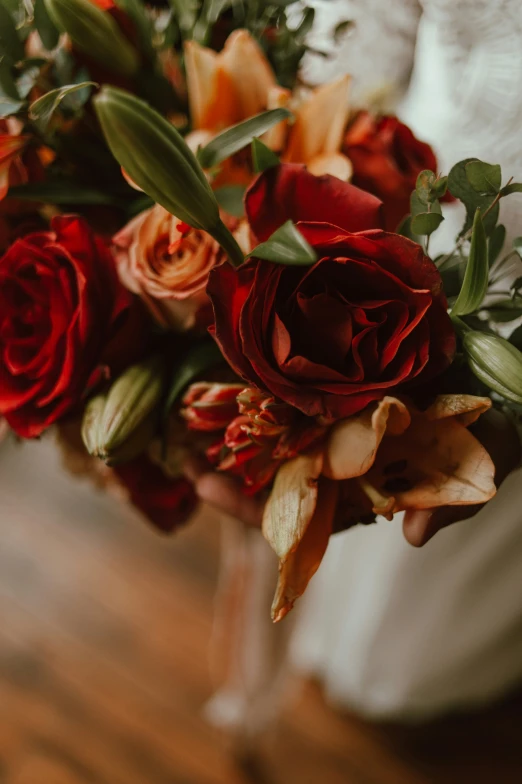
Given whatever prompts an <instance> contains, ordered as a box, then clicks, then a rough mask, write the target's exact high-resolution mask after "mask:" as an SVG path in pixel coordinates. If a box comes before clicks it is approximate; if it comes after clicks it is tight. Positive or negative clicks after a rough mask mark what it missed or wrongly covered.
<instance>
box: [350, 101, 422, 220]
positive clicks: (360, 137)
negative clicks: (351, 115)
mask: <svg viewBox="0 0 522 784" xmlns="http://www.w3.org/2000/svg"><path fill="white" fill-rule="evenodd" d="M343 152H345V153H346V155H347V156H348V157H349V158H350V160H351V162H352V166H353V176H352V182H353V184H354V185H357V186H358V187H359V188H362V189H363V190H365V191H368V192H369V193H373V194H374V195H375V196H378V197H379V199H381V200H382V202H383V205H384V218H385V228H386V229H387V230H388V231H394V230H395V229H396V228H397V226H398V225H399V223H400V221H401V220H402V219H403V218H404V216H405V215H407V214H408V213H409V212H410V195H411V192H412V190H414V188H415V183H416V181H417V176H418V174H419V173H420V172H421V171H422V170H423V169H430V170H431V171H433V172H435V173H437V159H436V157H435V154H434V152H433V150H432V149H431V147H430V146H429V144H425V143H424V142H421V141H419V140H418V139H417V138H416V137H415V136H414V135H413V133H412V132H411V131H410V129H409V128H408V126H407V125H404V123H401V122H400V121H399V120H398V119H397V117H391V116H385V117H374V116H372V115H371V114H369V113H368V112H359V113H358V114H357V116H356V117H355V119H354V120H353V122H352V123H351V124H350V126H349V128H348V131H347V133H346V137H345V141H344V147H343Z"/></svg>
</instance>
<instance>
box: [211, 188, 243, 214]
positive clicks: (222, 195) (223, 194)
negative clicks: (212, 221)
mask: <svg viewBox="0 0 522 784" xmlns="http://www.w3.org/2000/svg"><path fill="white" fill-rule="evenodd" d="M245 190H246V188H245V186H244V185H224V186H223V187H222V188H217V189H216V190H215V191H214V196H215V197H216V199H217V202H218V204H219V206H220V207H221V209H223V210H225V212H228V214H229V215H233V216H234V218H242V217H243V216H244V214H245V206H244V204H243V197H244V195H245Z"/></svg>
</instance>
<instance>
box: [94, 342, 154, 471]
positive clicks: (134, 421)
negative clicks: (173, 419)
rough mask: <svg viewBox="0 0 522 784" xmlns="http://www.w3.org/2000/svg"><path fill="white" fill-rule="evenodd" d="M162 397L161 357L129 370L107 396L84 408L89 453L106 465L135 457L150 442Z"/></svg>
mask: <svg viewBox="0 0 522 784" xmlns="http://www.w3.org/2000/svg"><path fill="white" fill-rule="evenodd" d="M162 395H163V369H162V362H161V357H158V356H156V357H153V358H152V359H149V360H147V361H144V362H141V363H139V364H137V365H133V366H132V367H130V368H128V369H127V370H126V371H125V373H123V375H121V376H120V377H119V378H118V379H117V380H116V381H115V382H114V384H113V385H112V387H111V388H110V389H109V391H108V392H107V393H106V394H102V395H97V396H96V397H94V398H92V400H90V401H89V403H88V404H87V406H86V409H85V414H84V418H83V423H82V438H83V442H84V444H85V447H86V449H87V451H88V452H89V454H91V455H95V456H97V457H100V458H101V459H102V460H104V461H105V462H106V463H107V464H108V465H115V464H117V463H122V462H126V461H128V460H132V459H134V457H137V456H138V455H139V454H140V453H141V452H143V450H144V449H145V448H146V447H147V446H148V445H149V443H150V441H151V440H152V437H153V435H154V432H155V430H156V426H157V423H158V416H159V412H158V410H157V408H158V404H159V402H160V400H161V397H162Z"/></svg>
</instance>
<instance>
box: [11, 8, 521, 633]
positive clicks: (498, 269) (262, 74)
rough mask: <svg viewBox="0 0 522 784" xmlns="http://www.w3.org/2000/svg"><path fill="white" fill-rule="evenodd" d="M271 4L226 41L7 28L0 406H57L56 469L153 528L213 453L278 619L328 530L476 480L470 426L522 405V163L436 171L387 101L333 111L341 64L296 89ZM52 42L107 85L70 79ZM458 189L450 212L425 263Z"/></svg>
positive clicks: (94, 29)
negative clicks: (519, 176)
mask: <svg viewBox="0 0 522 784" xmlns="http://www.w3.org/2000/svg"><path fill="white" fill-rule="evenodd" d="M174 6H176V4H174ZM37 9H38V12H37ZM274 13H275V12H274ZM307 13H308V12H305V15H304V17H303V20H302V23H301V24H302V26H303V29H302V30H301V32H302V33H303V35H304V32H305V31H306V24H308V22H307V21H306V20H307V19H309V14H308V16H307ZM44 19H45V24H43V22H42V20H44ZM267 19H268V17H266V18H265V22H266V20H267ZM270 19H272V17H270ZM274 20H275V21H274V26H273V27H271V26H270V25H268V23H266V24H265V27H262V26H261V27H260V25H259V24H258V22H259V20H258V19H257V17H256V18H254V19H251V20H250V24H251V26H252V29H251V31H249V30H247V29H236V30H235V31H233V32H232V33H231V35H230V37H228V39H227V40H226V41H225V43H224V46H223V47H222V51H219V52H216V51H214V50H213V49H211V48H208V47H206V46H204V45H203V43H205V41H206V42H207V43H208V42H210V40H211V39H212V33H213V32H214V31H215V30H216V29H217V22H218V21H222V22H224V21H226V22H227V23H229V22H230V18H229V17H228V16H227V15H226V14H225V15H224V16H223V17H218V19H215V20H214V22H211V20H209V18H208V13H207V12H206V11H204V10H203V11H201V15H200V16H198V15H197V13H196V15H195V17H194V18H193V19H192V22H191V23H190V24H189V23H187V20H186V18H185V17H184V16H183V14H182V12H181V11H178V13H171V14H170V15H168V16H165V14H162V13H158V12H157V11H153V10H151V9H148V8H147V7H145V6H142V4H141V3H139V2H136V3H132V4H127V3H123V2H122V3H114V4H113V3H112V2H111V3H101V2H98V1H97V2H91V0H71V2H68V3H62V2H59V0H45V2H41V3H35V8H34V18H32V19H30V18H27V19H25V21H23V22H22V24H21V27H20V29H25V28H27V30H26V32H27V35H26V39H25V43H24V41H23V40H22V39H20V38H19V37H18V32H17V31H16V29H14V28H13V29H14V33H12V35H13V34H14V35H16V36H17V39H16V41H15V42H14V45H12V47H11V48H12V53H11V54H9V53H8V58H7V60H6V61H5V63H4V61H2V64H0V67H1V68H3V69H4V74H7V78H8V81H9V79H10V80H11V81H10V82H9V85H10V87H9V90H10V91H11V92H10V93H9V94H7V96H6V97H5V98H3V99H1V100H2V101H3V103H2V104H0V106H3V107H4V108H3V111H4V113H5V114H6V116H7V118H8V119H7V120H6V123H9V126H7V125H6V128H5V130H6V133H5V134H4V135H2V136H0V178H1V179H0V185H1V186H2V190H0V196H2V198H3V200H2V201H1V202H0V219H2V220H3V221H4V223H5V231H4V233H3V234H1V236H2V238H3V239H2V242H3V243H4V245H5V253H4V255H3V256H2V258H1V259H0V303H1V310H0V314H1V315H0V414H2V415H3V417H4V418H5V421H6V422H7V424H8V425H9V427H10V428H11V429H12V431H14V432H15V433H16V434H18V435H19V436H20V437H23V438H33V437H36V436H40V435H41V434H42V433H44V431H46V430H48V429H49V428H50V427H51V426H53V427H55V428H56V429H57V430H58V433H59V438H60V442H61V444H62V447H63V449H64V453H65V455H66V462H67V463H68V464H69V466H70V467H71V466H75V467H76V470H78V472H80V473H87V474H89V475H90V476H91V477H92V478H94V479H95V481H96V482H97V483H98V484H100V485H102V486H105V487H113V488H117V489H118V490H119V492H120V493H121V492H122V491H123V492H124V494H125V496H126V497H127V498H128V500H130V501H131V502H132V503H133V504H134V505H135V506H137V507H138V508H139V509H140V510H142V511H143V512H144V513H145V514H146V515H147V516H148V517H149V518H150V519H151V520H152V521H153V522H155V523H156V524H157V525H158V526H159V527H160V528H161V529H163V530H169V529H172V528H173V527H174V526H175V525H176V524H177V523H179V522H181V521H182V520H183V519H185V518H187V517H188V516H189V515H190V513H191V511H192V510H193V508H194V505H195V502H196V494H195V492H194V489H193V488H192V487H191V484H190V482H189V481H188V480H187V479H186V478H184V473H187V469H186V466H187V462H188V461H189V460H190V459H192V458H193V456H194V455H197V456H199V458H200V459H201V458H204V460H205V461H207V463H206V464H207V466H208V470H211V469H210V467H212V470H213V472H214V478H215V477H216V476H217V475H218V474H219V475H222V476H226V475H229V479H230V480H232V479H233V481H234V483H235V484H234V487H236V488H237V489H236V490H235V491H234V492H236V493H242V494H244V495H245V496H251V497H253V498H255V499H256V501H257V504H258V506H261V507H262V508H263V512H262V531H263V535H264V536H265V538H266V539H267V540H268V542H269V543H270V545H271V546H272V548H273V549H274V551H275V553H276V555H277V557H278V558H279V564H280V573H279V575H280V576H279V583H278V586H277V590H276V596H275V600H274V605H273V617H274V619H275V620H279V619H281V618H282V617H283V616H284V615H285V614H286V613H287V612H288V611H289V610H290V609H291V607H292V605H293V603H294V602H295V600H296V599H297V598H298V597H299V596H301V595H302V593H303V592H304V590H305V589H306V586H307V584H308V582H309V580H310V578H311V577H312V576H313V574H314V573H315V571H316V570H317V568H318V567H319V565H320V562H321V559H322V557H323V555H324V552H325V550H326V546H327V544H328V540H329V537H330V535H331V534H333V533H335V532H337V531H340V530H343V529H346V528H349V527H351V526H353V525H356V524H358V523H364V524H367V523H371V522H373V521H374V520H375V518H376V516H377V515H382V516H384V517H385V518H387V519H389V520H391V519H392V517H393V515H394V514H395V513H396V512H399V511H403V510H406V512H407V517H408V515H409V516H410V517H409V519H410V520H411V519H412V518H411V516H412V514H414V513H416V512H417V511H418V510H429V512H430V513H431V511H432V510H434V509H437V508H446V507H455V508H463V509H464V508H466V507H468V508H470V509H476V507H477V505H480V504H484V503H486V502H487V501H488V500H489V499H491V498H492V497H493V496H494V494H495V492H496V486H495V480H496V481H497V482H498V481H500V480H501V479H502V478H503V476H502V474H501V472H498V471H497V472H496V468H495V464H494V462H493V460H492V459H491V456H490V454H489V453H488V451H487V449H486V447H485V446H484V445H483V443H481V441H480V440H479V439H478V438H477V437H476V435H475V434H474V429H473V426H474V423H475V422H476V421H477V419H478V418H479V417H480V416H481V415H482V414H484V413H485V412H487V411H488V410H489V409H490V408H491V407H492V406H493V405H495V406H496V407H497V408H502V409H503V410H504V411H506V410H507V411H509V412H510V416H512V417H516V416H517V415H518V412H519V410H520V405H521V404H522V355H521V353H520V351H519V345H520V344H521V336H520V329H515V330H514V331H512V333H511V335H509V339H506V337H501V336H500V334H499V329H498V327H497V324H498V323H499V322H502V323H509V321H510V320H514V319H516V318H518V317H519V316H520V315H522V307H521V306H522V299H521V297H520V296H519V288H520V285H519V284H520V280H517V281H515V283H514V284H513V286H512V287H511V288H510V289H509V290H507V291H502V289H499V287H498V284H499V282H500V281H502V280H504V279H505V277H506V273H508V272H510V271H511V267H512V266H513V263H514V262H516V263H518V261H519V257H518V253H519V248H520V247H521V243H519V242H518V240H517V241H515V245H514V248H513V249H512V250H508V251H505V250H504V249H503V245H504V239H505V230H504V228H503V227H502V225H501V224H499V223H498V215H499V202H500V200H501V199H503V198H505V197H508V196H509V195H510V194H511V193H513V192H516V191H520V190H522V185H521V184H519V183H513V182H511V181H508V182H507V183H506V184H503V178H502V173H501V170H500V167H499V166H496V165H491V164H488V163H484V162H482V161H479V160H477V159H470V160H467V161H462V162H460V163H457V164H456V165H455V166H454V167H453V168H452V170H451V171H450V173H449V175H448V176H447V177H446V176H441V175H440V174H438V172H437V167H436V159H435V156H434V155H433V153H432V151H431V149H430V148H429V147H428V146H427V145H424V144H422V143H421V142H419V141H418V140H416V139H415V137H414V136H413V134H412V133H411V132H410V131H409V129H407V128H406V127H405V126H404V125H402V124H401V123H400V122H399V121H398V120H397V119H396V118H390V117H387V118H386V117H384V118H375V117H372V116H371V115H370V114H369V113H368V112H366V111H364V110H359V111H356V112H350V107H349V103H348V86H349V78H348V77H341V78H340V79H339V80H337V81H336V82H335V83H333V84H329V85H325V86H323V87H320V88H315V89H314V90H306V89H305V88H304V87H303V86H302V85H298V84H297V77H296V76H295V67H294V77H293V78H292V79H291V78H289V61H288V57H290V55H288V57H287V58H286V59H285V58H284V57H283V55H282V44H281V42H282V41H283V42H284V40H285V36H286V35H287V33H288V28H287V26H286V16H285V12H283V11H279V12H278V13H277V14H276V15H275V16H274ZM13 24H14V21H13ZM42 24H43V26H42ZM198 24H199V25H200V26H199V27H198ZM35 25H36V26H37V27H38V25H39V28H38V29H39V34H40V39H41V41H43V44H44V50H43V55H44V56H43V57H41V58H40V60H41V62H39V63H38V65H35V64H34V62H33V61H34V58H32V57H31V58H30V57H27V56H26V55H25V49H24V46H25V48H27V46H28V41H29V39H30V38H31V36H33V34H34V32H35V31H34V29H33V27H34V26H35ZM201 25H203V27H201ZM202 29H204V30H205V34H204V35H203V36H202V38H203V41H202V40H201V37H200V41H199V42H198V41H196V40H195V38H197V33H198V30H199V31H200V32H201V30H202ZM300 29H301V28H298V32H297V34H296V35H295V36H294V37H295V41H299V35H300V33H299V30H300ZM53 31H55V32H56V35H54V33H53ZM59 31H62V32H63V33H65V34H67V35H65V36H62V39H61V43H60V45H58V46H57V47H56V45H57V44H58V36H57V33H58V32H59ZM174 33H176V34H174ZM252 33H254V34H255V35H256V36H257V40H256V39H255V37H254V35H253V34H252ZM89 35H90V36H91V38H89V40H90V41H91V42H92V43H93V45H92V46H91V47H89V46H87V45H86V41H87V38H88V36H89ZM86 36H87V38H86ZM46 38H47V42H46ZM183 39H186V40H183ZM9 40H11V38H9ZM2 41H3V39H2ZM295 41H294V43H295ZM94 43H95V44H96V45H95V46H94ZM45 46H48V48H49V49H50V51H48V50H47V49H45ZM262 47H264V49H265V51H266V54H265V53H264V52H263V48H262ZM299 51H300V53H301V54H302V51H301V50H299ZM109 52H113V53H114V57H113V58H112V57H111V56H109ZM295 54H296V52H294V55H295ZM268 57H270V60H271V62H270V61H269V59H267V58H268ZM64 58H65V61H66V62H68V64H69V65H68V67H69V71H70V72H71V73H73V74H74V75H75V78H77V79H78V77H79V75H80V74H81V75H82V77H83V76H85V77H87V76H89V77H91V76H92V78H93V79H96V80H101V81H103V82H106V84H105V85H104V86H102V87H100V86H99V84H96V85H94V84H93V83H92V82H91V81H90V79H87V78H85V79H83V81H77V82H76V83H72V84H69V85H64V84H63V83H62V82H61V81H60V79H61V77H60V68H61V69H62V70H63V60H64ZM297 62H298V58H297V59H296V60H295V66H296V65H297ZM140 63H141V70H140ZM183 65H184V66H185V69H186V76H187V81H186V88H185V84H184V80H183V67H182V66H183ZM274 68H276V70H277V73H278V74H279V78H280V82H281V81H284V84H282V83H278V80H277V78H276V72H275V71H274ZM31 69H32V70H31ZM29 73H31V76H30V77H29ZM281 74H284V78H283V77H282V76H281ZM53 81H58V86H57V87H53V89H47V91H45V88H50V87H51V86H52V85H53ZM11 82H12V87H11ZM27 84H28V85H29V89H27V87H26V86H24V85H27ZM21 85H22V86H21ZM122 85H123V87H124V89H122ZM292 88H293V89H292ZM26 89H27V92H26V93H25V95H24V94H23V92H24V90H26ZM15 93H16V94H15ZM75 96H76V98H75ZM78 96H81V99H79V98H78ZM144 98H145V99H146V100H144ZM186 99H187V103H185V101H186ZM189 115H190V117H191V120H192V123H191V124H190V123H189V121H188V116H189ZM176 125H177V127H176ZM178 128H179V129H180V130H182V131H183V134H184V135H185V138H184V136H183V134H182V133H180V130H178ZM2 150H3V152H2ZM29 153H31V155H33V156H34V155H36V157H37V159H38V162H39V165H38V167H37V174H36V175H35V176H33V175H32V174H31V172H32V169H31V167H30V165H29V163H30V155H29ZM91 164H92V165H91ZM350 179H351V180H352V182H353V183H355V184H352V183H351V182H349V180H350ZM357 185H359V186H361V187H357ZM410 193H411V195H410ZM448 199H458V200H460V201H461V202H462V203H463V204H464V205H465V208H466V220H465V224H464V226H463V228H462V231H461V233H460V234H459V236H458V238H457V240H456V244H455V247H454V249H453V250H452V251H451V252H449V253H448V254H446V255H444V256H438V257H436V258H431V257H430V255H429V244H430V237H431V234H432V233H433V232H434V231H436V230H437V228H438V227H439V225H440V224H441V222H442V221H443V219H444V218H443V213H442V208H441V201H446V200H448ZM20 204H21V205H22V206H21V207H20ZM28 205H29V209H28ZM70 205H72V206H73V207H74V212H75V213H79V215H77V214H75V215H73V216H71V215H67V214H65V215H64V214H62V213H63V211H64V207H67V209H66V210H65V212H69V207H70ZM4 208H8V209H6V210H5V211H4ZM11 213H12V214H11ZM22 216H23V219H22ZM50 217H51V220H50V223H49V218H50ZM27 221H29V223H30V224H31V225H30V228H29V229H28V227H27ZM399 221H400V225H397V224H398V223H399ZM13 240H14V241H13ZM209 333H210V334H209ZM517 448H518V447H517ZM517 448H514V450H513V451H517ZM189 473H190V472H189ZM214 486H215V485H214ZM218 486H219V485H218ZM221 486H222V487H225V485H221ZM240 497H241V496H240ZM223 502H224V503H225V501H223ZM246 503H248V502H246ZM251 508H254V507H251ZM459 514H461V513H460V512H459ZM464 514H465V512H462V514H461V516H464ZM413 538H415V537H413Z"/></svg>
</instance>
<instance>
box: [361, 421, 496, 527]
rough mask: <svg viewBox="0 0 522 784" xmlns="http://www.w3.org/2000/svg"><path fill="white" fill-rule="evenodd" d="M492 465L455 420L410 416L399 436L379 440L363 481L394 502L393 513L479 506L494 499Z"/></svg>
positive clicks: (466, 431) (485, 452)
mask: <svg viewBox="0 0 522 784" xmlns="http://www.w3.org/2000/svg"><path fill="white" fill-rule="evenodd" d="M494 476H495V466H494V465H493V461H492V460H491V458H490V456H489V454H488V452H487V451H486V450H485V449H484V447H483V446H482V444H481V443H480V442H479V441H478V440H477V439H476V438H475V437H474V436H473V435H472V433H470V432H469V431H468V430H467V429H466V428H465V427H464V425H462V424H461V423H460V422H459V421H458V420H457V419H456V418H454V417H448V418H445V419H437V420H434V419H428V417H426V416H425V415H423V414H420V413H418V414H416V415H415V416H414V417H413V419H412V424H411V426H410V427H409V428H408V430H407V431H406V432H405V433H404V434H403V435H401V436H397V437H391V438H385V439H384V440H383V442H382V444H381V447H380V449H379V451H378V454H377V459H376V462H375V464H374V465H373V467H372V468H371V469H370V471H369V472H368V477H367V478H368V481H369V482H371V484H372V485H373V486H374V487H376V488H378V489H379V490H380V491H381V492H382V493H383V494H386V493H387V494H389V495H390V496H393V497H394V498H395V506H394V509H393V511H394V512H398V511H401V510H403V509H430V508H432V507H437V506H447V505H450V506H451V505H467V504H481V503H485V502H486V501H489V499H490V498H492V497H493V496H494V495H495V492H496V488H495V483H494V481H493V480H494Z"/></svg>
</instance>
